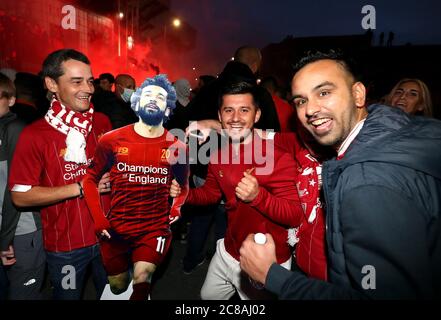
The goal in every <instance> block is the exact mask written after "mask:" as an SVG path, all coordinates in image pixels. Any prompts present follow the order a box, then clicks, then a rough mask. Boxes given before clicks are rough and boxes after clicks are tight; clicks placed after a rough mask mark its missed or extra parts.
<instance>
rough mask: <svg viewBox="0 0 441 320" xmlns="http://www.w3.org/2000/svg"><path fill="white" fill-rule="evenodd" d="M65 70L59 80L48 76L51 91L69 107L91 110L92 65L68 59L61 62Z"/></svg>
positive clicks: (79, 110) (46, 80)
mask: <svg viewBox="0 0 441 320" xmlns="http://www.w3.org/2000/svg"><path fill="white" fill-rule="evenodd" d="M61 68H62V70H63V72H64V74H63V75H62V76H60V77H59V78H58V79H57V81H55V80H54V79H52V78H49V77H46V78H45V82H46V86H47V88H48V89H49V91H51V92H54V93H55V96H56V97H57V99H58V101H60V102H61V103H62V104H63V105H64V106H66V107H67V108H69V109H71V110H73V111H77V112H84V111H87V110H89V107H90V100H91V99H92V94H93V92H94V87H93V76H92V71H91V69H90V66H89V65H88V64H85V63H84V62H81V61H78V60H73V59H70V60H67V61H65V62H63V63H62V64H61Z"/></svg>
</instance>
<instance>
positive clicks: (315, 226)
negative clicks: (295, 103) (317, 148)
mask: <svg viewBox="0 0 441 320" xmlns="http://www.w3.org/2000/svg"><path fill="white" fill-rule="evenodd" d="M275 143H276V144H277V145H278V146H281V147H283V148H285V149H286V150H291V152H292V153H293V154H294V155H295V158H296V160H297V171H298V173H299V174H298V175H297V177H296V179H297V190H298V193H299V198H300V202H301V204H302V208H303V211H304V213H303V215H302V216H303V217H302V221H301V224H300V227H299V228H298V230H297V234H296V235H297V238H298V243H297V245H296V251H295V252H296V261H297V265H298V266H299V267H300V269H302V270H303V271H304V272H305V273H306V274H307V275H309V276H311V277H314V278H317V279H322V280H327V260H326V241H325V233H326V227H325V226H326V221H325V211H324V203H323V201H322V199H321V197H320V189H321V163H320V162H319V161H318V160H316V159H315V158H314V157H313V156H312V155H311V154H310V152H309V151H308V149H306V148H305V147H304V146H303V145H302V144H301V143H300V142H299V141H298V138H297V135H296V134H293V133H284V134H276V136H275Z"/></svg>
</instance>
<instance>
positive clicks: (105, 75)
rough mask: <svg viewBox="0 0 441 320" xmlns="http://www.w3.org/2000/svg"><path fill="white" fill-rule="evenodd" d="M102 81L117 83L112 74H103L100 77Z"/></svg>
mask: <svg viewBox="0 0 441 320" xmlns="http://www.w3.org/2000/svg"><path fill="white" fill-rule="evenodd" d="M99 79H100V80H109V83H115V77H114V76H113V74H111V73H108V72H107V73H101V74H100V76H99Z"/></svg>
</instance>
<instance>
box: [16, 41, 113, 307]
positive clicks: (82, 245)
mask: <svg viewBox="0 0 441 320" xmlns="http://www.w3.org/2000/svg"><path fill="white" fill-rule="evenodd" d="M43 76H44V80H45V83H46V86H47V88H48V89H49V91H51V92H52V93H53V95H54V99H53V101H52V102H51V107H50V108H49V110H48V112H47V114H46V115H45V117H44V119H40V120H37V121H35V122H34V123H32V124H31V125H29V126H27V127H26V128H25V129H24V130H23V132H22V134H21V136H20V139H19V141H18V144H17V147H16V150H15V154H14V158H13V161H12V166H11V172H10V177H9V188H10V189H11V191H12V193H11V195H12V200H13V202H14V203H15V205H17V206H18V207H40V208H41V209H40V210H41V220H42V224H43V239H44V247H45V250H46V252H47V262H48V266H49V276H50V279H51V282H52V285H53V287H54V298H55V299H79V298H80V297H81V291H82V288H83V284H84V280H85V279H84V278H85V273H86V269H87V267H88V265H92V270H93V276H94V280H95V285H96V290H97V296H100V295H101V292H102V290H103V288H104V286H105V284H106V274H105V271H104V268H103V266H102V262H101V256H100V253H99V247H98V244H97V238H96V236H95V233H94V228H93V220H92V217H91V215H90V213H89V210H88V208H87V205H86V202H85V201H84V199H82V198H83V189H82V184H81V180H82V178H83V176H84V175H85V173H86V169H87V166H88V164H89V163H90V161H91V160H92V156H93V153H94V151H95V146H96V143H97V141H98V138H99V136H101V135H102V134H104V133H105V132H106V131H108V130H110V129H111V125H110V122H109V120H108V119H107V118H106V117H105V116H104V115H102V114H98V113H94V109H93V106H92V105H91V104H90V99H91V96H92V93H93V90H94V89H93V77H92V72H91V69H90V62H89V60H88V59H87V57H86V56H85V55H83V54H82V53H80V52H78V51H75V50H72V49H62V50H58V51H55V52H53V53H51V54H50V55H49V56H48V57H47V58H46V59H45V61H44V63H43ZM102 182H105V180H103V181H102ZM100 186H101V188H100V191H103V192H105V191H108V190H107V189H105V188H104V184H102V183H101V185H100Z"/></svg>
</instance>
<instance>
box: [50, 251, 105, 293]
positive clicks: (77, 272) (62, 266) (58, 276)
mask: <svg viewBox="0 0 441 320" xmlns="http://www.w3.org/2000/svg"><path fill="white" fill-rule="evenodd" d="M46 259H47V264H48V268H49V277H50V279H51V283H52V286H53V287H54V299H55V300H79V299H80V298H81V294H82V291H83V287H84V282H85V275H86V271H87V267H88V266H89V265H90V266H91V267H92V275H93V282H94V284H95V289H96V296H97V299H99V298H100V297H101V294H102V292H103V290H104V286H105V285H106V283H107V274H106V271H105V270H104V266H103V263H102V260H101V254H100V247H99V245H98V244H96V245H93V246H90V247H85V248H80V249H75V250H72V251H68V252H47V256H46Z"/></svg>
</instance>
